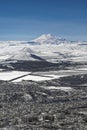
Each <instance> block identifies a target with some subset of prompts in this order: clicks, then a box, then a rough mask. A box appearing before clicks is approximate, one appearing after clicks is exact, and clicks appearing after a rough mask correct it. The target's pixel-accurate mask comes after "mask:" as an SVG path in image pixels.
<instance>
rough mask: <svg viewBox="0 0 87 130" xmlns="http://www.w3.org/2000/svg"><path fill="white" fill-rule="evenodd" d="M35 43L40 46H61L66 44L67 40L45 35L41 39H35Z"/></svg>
mask: <svg viewBox="0 0 87 130" xmlns="http://www.w3.org/2000/svg"><path fill="white" fill-rule="evenodd" d="M33 41H34V42H37V43H40V44H59V43H61V42H62V43H64V42H66V39H63V38H60V37H56V36H53V35H52V34H43V35H41V36H40V37H38V38H36V39H34V40H33Z"/></svg>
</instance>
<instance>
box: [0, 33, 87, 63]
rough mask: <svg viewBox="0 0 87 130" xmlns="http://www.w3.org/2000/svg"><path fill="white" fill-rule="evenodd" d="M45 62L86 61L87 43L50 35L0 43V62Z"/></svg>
mask: <svg viewBox="0 0 87 130" xmlns="http://www.w3.org/2000/svg"><path fill="white" fill-rule="evenodd" d="M7 60H11V61H14V60H31V61H35V60H46V61H49V62H60V61H75V62H83V61H84V62H85V61H86V60H87V42H70V41H67V40H65V39H63V38H58V37H56V36H53V35H51V34H44V35H41V36H40V37H38V38H36V39H34V40H32V41H30V42H28V41H10V42H9V41H7V42H0V62H1V61H7Z"/></svg>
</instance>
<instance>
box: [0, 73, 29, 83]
mask: <svg viewBox="0 0 87 130" xmlns="http://www.w3.org/2000/svg"><path fill="white" fill-rule="evenodd" d="M29 73H30V72H23V71H6V72H0V80H5V81H9V80H11V79H14V78H17V77H20V76H23V75H26V74H29Z"/></svg>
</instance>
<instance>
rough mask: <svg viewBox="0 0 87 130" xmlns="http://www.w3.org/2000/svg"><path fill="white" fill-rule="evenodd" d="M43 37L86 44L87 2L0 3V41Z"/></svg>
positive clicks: (33, 0) (18, 0) (35, 0)
mask: <svg viewBox="0 0 87 130" xmlns="http://www.w3.org/2000/svg"><path fill="white" fill-rule="evenodd" d="M46 33H51V34H54V35H57V36H60V37H64V38H66V39H71V40H87V0H0V41H1V40H31V39H33V38H35V37H38V36H39V35H41V34H46Z"/></svg>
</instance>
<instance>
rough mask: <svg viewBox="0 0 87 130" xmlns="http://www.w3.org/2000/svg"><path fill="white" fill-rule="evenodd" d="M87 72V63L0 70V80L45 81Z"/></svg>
mask: <svg viewBox="0 0 87 130" xmlns="http://www.w3.org/2000/svg"><path fill="white" fill-rule="evenodd" d="M79 74H87V65H82V66H78V67H75V68H73V67H70V68H67V69H66V70H58V71H46V72H33V73H32V72H26V71H2V70H1V71H0V80H4V81H9V80H13V82H21V81H22V80H32V81H45V80H51V79H59V78H60V77H67V76H72V75H79Z"/></svg>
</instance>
